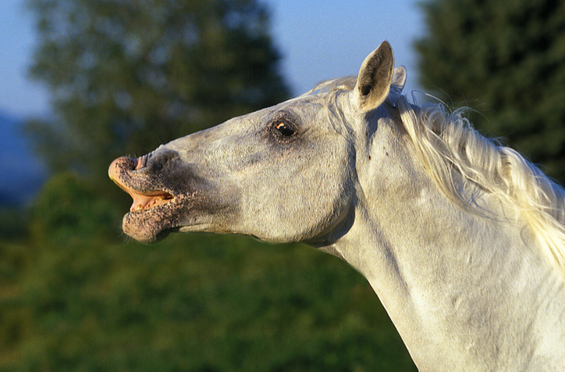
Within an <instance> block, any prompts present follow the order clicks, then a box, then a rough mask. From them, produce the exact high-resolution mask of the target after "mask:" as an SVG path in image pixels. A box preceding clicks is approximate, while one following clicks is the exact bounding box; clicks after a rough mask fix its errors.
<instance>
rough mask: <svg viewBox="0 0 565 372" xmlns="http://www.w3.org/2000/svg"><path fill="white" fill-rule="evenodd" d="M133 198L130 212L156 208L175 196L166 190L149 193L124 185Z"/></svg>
mask: <svg viewBox="0 0 565 372" xmlns="http://www.w3.org/2000/svg"><path fill="white" fill-rule="evenodd" d="M122 189H124V190H125V191H126V192H127V193H128V194H129V195H130V196H131V197H132V199H133V203H132V204H131V207H130V209H129V211H130V212H136V211H142V210H147V209H151V208H154V207H156V206H158V205H163V204H166V203H168V202H170V201H171V200H173V199H174V197H173V196H172V195H171V194H169V193H168V192H166V191H151V192H148V193H142V192H138V191H135V190H132V189H129V190H126V189H125V188H124V187H122Z"/></svg>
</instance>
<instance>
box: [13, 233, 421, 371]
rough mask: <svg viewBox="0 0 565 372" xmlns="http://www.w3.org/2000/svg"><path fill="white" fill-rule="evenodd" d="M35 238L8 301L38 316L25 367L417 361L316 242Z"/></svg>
mask: <svg viewBox="0 0 565 372" xmlns="http://www.w3.org/2000/svg"><path fill="white" fill-rule="evenodd" d="M228 246H229V248H226V247H228ZM35 249H36V253H35V255H34V256H35V257H34V263H33V264H32V265H31V266H30V267H29V270H27V272H26V274H25V275H24V276H23V279H22V292H21V303H23V304H25V306H22V305H21V304H20V305H18V306H16V305H14V304H12V306H6V308H8V309H12V310H14V309H15V308H17V309H18V310H20V311H21V310H25V312H24V314H28V315H27V317H28V318H31V319H32V320H33V322H32V325H31V330H30V331H28V332H27V337H25V338H24V339H21V340H20V342H19V344H18V348H17V353H18V362H19V363H18V364H17V365H14V366H13V370H14V371H305V370H306V371H373V370H394V371H401V370H415V369H414V367H413V365H412V362H411V360H410V358H409V356H408V355H407V353H406V352H405V349H404V346H403V345H402V342H401V340H400V339H399V337H398V335H397V333H396V331H395V330H394V328H393V326H392V324H391V323H390V321H389V320H388V318H387V316H386V313H385V312H384V310H383V309H382V307H381V306H380V304H379V302H378V299H377V298H376V296H375V294H374V293H373V291H372V289H371V288H370V287H369V285H368V284H367V282H366V281H365V280H364V279H363V278H362V277H361V276H360V275H359V274H358V273H357V272H355V271H354V270H352V269H351V268H350V267H348V266H347V265H346V264H344V263H343V262H341V261H339V260H337V259H335V258H333V257H330V256H327V255H325V254H322V253H319V252H316V251H314V250H313V249H311V248H308V247H304V246H299V245H286V246H272V245H267V244H264V243H260V242H257V241H254V240H251V239H249V238H244V237H233V236H208V235H198V234H190V235H184V236H181V235H173V236H171V237H169V238H168V239H167V240H165V241H163V242H161V243H159V244H158V245H154V246H146V245H141V244H139V243H127V244H120V245H112V244H106V245H101V244H100V243H94V242H89V241H83V242H82V243H81V244H76V245H75V244H64V245H48V244H44V245H42V246H41V247H35ZM12 313H14V311H12ZM30 314H31V315H30ZM28 320H29V319H28ZM28 327H29V326H28Z"/></svg>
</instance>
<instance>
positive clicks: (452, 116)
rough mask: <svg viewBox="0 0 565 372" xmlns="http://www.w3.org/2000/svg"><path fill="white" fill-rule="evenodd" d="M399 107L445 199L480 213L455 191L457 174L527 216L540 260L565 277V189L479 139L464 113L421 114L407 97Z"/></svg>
mask: <svg viewBox="0 0 565 372" xmlns="http://www.w3.org/2000/svg"><path fill="white" fill-rule="evenodd" d="M397 107H398V110H399V112H400V116H401V119H402V122H403V124H404V126H405V128H406V130H407V131H408V133H409V135H410V137H411V138H412V141H413V142H414V145H415V146H416V149H417V151H418V154H419V155H420V159H421V160H422V162H423V163H424V164H425V165H426V167H427V169H428V170H429V172H430V174H431V175H432V178H433V180H434V181H435V183H436V185H437V186H438V187H439V188H440V190H441V191H442V192H443V193H444V195H446V196H447V197H449V198H450V199H452V200H454V201H455V202H457V203H458V204H460V205H462V206H463V207H465V208H476V207H474V206H473V205H472V203H471V201H470V200H469V197H468V196H466V195H464V194H463V191H464V189H461V188H457V187H456V186H455V184H454V182H453V179H452V170H453V169H455V170H457V171H458V172H459V173H460V174H461V175H462V177H463V179H464V180H466V181H468V182H472V183H475V184H477V185H478V186H479V187H481V188H482V189H484V190H486V191H487V192H489V193H492V194H494V195H496V196H497V197H498V198H500V200H501V201H502V202H503V203H505V204H506V205H508V206H510V207H512V208H515V209H516V211H517V212H518V214H519V215H520V216H523V218H524V220H525V221H526V222H527V224H528V225H529V227H530V228H531V231H532V232H533V234H534V235H535V236H536V237H537V239H538V240H539V242H540V249H541V251H542V254H543V255H544V256H545V258H546V259H547V260H548V262H550V263H551V264H552V265H554V267H555V268H556V269H557V270H559V271H560V273H561V274H562V275H563V276H565V189H563V188H562V187H561V186H559V185H557V184H556V183H555V182H553V181H552V180H551V179H550V178H549V177H547V176H546V175H545V174H543V172H542V171H540V170H539V169H538V168H537V167H536V166H535V165H533V164H532V163H530V162H529V161H528V160H526V159H525V158H524V157H523V156H521V155H520V154H519V153H518V152H516V151H515V150H513V149H511V148H509V147H505V146H500V145H498V144H496V143H495V142H494V141H493V140H491V139H488V138H486V137H484V136H482V135H481V134H479V132H477V131H476V130H475V129H474V128H473V126H472V125H471V123H470V122H469V120H468V119H467V118H465V117H463V112H464V110H461V109H460V110H456V111H454V112H452V113H448V112H447V110H446V109H445V106H443V105H442V104H439V105H434V106H431V107H426V108H420V107H417V106H414V105H412V104H410V103H409V102H408V100H407V99H406V97H405V96H401V97H400V98H399V99H398V101H397ZM477 212H478V211H477Z"/></svg>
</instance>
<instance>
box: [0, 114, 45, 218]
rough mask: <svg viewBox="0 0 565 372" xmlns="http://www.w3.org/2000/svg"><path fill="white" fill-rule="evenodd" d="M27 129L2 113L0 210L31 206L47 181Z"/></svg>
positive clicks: (0, 125)
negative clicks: (8, 207) (26, 132)
mask: <svg viewBox="0 0 565 372" xmlns="http://www.w3.org/2000/svg"><path fill="white" fill-rule="evenodd" d="M23 125H24V121H23V120H20V119H17V118H14V117H11V116H10V115H7V114H5V113H1V112H0V133H1V135H0V207H4V206H21V205H24V204H25V203H28V202H30V201H31V199H32V198H33V197H34V196H35V195H36V194H37V192H38V191H39V189H40V188H41V186H42V185H43V183H44V182H45V180H46V178H47V171H46V170H45V167H44V166H43V165H42V164H41V162H40V160H39V159H38V157H37V156H35V154H33V152H32V149H31V145H30V141H29V139H28V138H26V136H25V135H24V134H23Z"/></svg>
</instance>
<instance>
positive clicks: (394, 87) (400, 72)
mask: <svg viewBox="0 0 565 372" xmlns="http://www.w3.org/2000/svg"><path fill="white" fill-rule="evenodd" d="M404 85H406V68H405V67H404V66H398V67H397V68H395V69H394V75H393V76H392V83H391V85H390V93H389V94H388V97H387V98H386V101H387V102H388V103H390V104H391V105H393V106H396V102H397V101H398V99H399V98H400V95H401V94H402V90H403V89H404Z"/></svg>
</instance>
